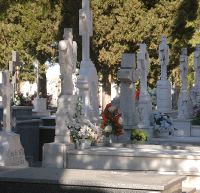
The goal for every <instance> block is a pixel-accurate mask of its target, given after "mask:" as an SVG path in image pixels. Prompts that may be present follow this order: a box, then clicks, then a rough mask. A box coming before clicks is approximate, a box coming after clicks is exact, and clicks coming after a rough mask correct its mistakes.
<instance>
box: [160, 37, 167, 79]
mask: <svg viewBox="0 0 200 193" xmlns="http://www.w3.org/2000/svg"><path fill="white" fill-rule="evenodd" d="M159 59H160V65H161V80H167V65H168V64H169V46H168V45H167V38H166V37H165V36H163V37H162V39H161V44H160V45H159Z"/></svg>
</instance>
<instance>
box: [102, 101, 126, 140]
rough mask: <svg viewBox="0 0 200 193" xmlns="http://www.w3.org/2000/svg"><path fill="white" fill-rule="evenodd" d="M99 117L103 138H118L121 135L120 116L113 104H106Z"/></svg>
mask: <svg viewBox="0 0 200 193" xmlns="http://www.w3.org/2000/svg"><path fill="white" fill-rule="evenodd" d="M101 115H102V123H101V128H102V129H103V131H102V133H103V134H104V135H105V136H107V137H108V136H109V135H110V134H113V135H115V136H119V135H122V134H123V125H122V122H123V121H122V115H121V114H120V113H119V110H118V108H117V107H116V106H115V105H114V104H112V103H109V104H107V105H106V108H105V109H104V111H103V112H102V114H101Z"/></svg>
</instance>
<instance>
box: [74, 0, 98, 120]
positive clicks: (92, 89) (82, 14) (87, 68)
mask: <svg viewBox="0 0 200 193" xmlns="http://www.w3.org/2000/svg"><path fill="white" fill-rule="evenodd" d="M89 4H90V1H89V0H82V9H81V10H80V11H79V34H80V35H81V36H82V61H81V64H80V72H79V77H78V80H77V87H78V89H79V96H80V97H81V98H82V100H83V109H84V111H83V112H84V115H85V117H87V118H88V119H89V120H90V121H91V122H93V123H98V122H99V97H98V85H99V84H98V76H97V71H96V68H95V65H94V64H93V62H92V61H91V59H90V37H91V36H92V35H93V22H92V12H91V10H90V6H89Z"/></svg>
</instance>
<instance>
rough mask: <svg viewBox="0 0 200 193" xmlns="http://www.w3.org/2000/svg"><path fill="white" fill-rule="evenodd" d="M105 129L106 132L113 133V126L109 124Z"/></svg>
mask: <svg viewBox="0 0 200 193" xmlns="http://www.w3.org/2000/svg"><path fill="white" fill-rule="evenodd" d="M104 130H105V132H106V133H111V132H112V127H111V126H110V125H107V126H106V127H105V129H104Z"/></svg>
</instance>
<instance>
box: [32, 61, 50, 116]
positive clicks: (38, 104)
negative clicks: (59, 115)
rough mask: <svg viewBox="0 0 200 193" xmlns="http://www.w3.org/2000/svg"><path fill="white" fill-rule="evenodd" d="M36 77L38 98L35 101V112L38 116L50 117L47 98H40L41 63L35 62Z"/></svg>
mask: <svg viewBox="0 0 200 193" xmlns="http://www.w3.org/2000/svg"><path fill="white" fill-rule="evenodd" d="M33 65H34V68H35V75H36V84H37V96H36V98H35V99H34V100H33V107H34V108H33V112H34V113H36V114H37V115H50V111H48V110H47V98H43V97H40V96H39V95H40V93H39V92H40V85H39V61H38V60H35V61H34V62H33Z"/></svg>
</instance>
